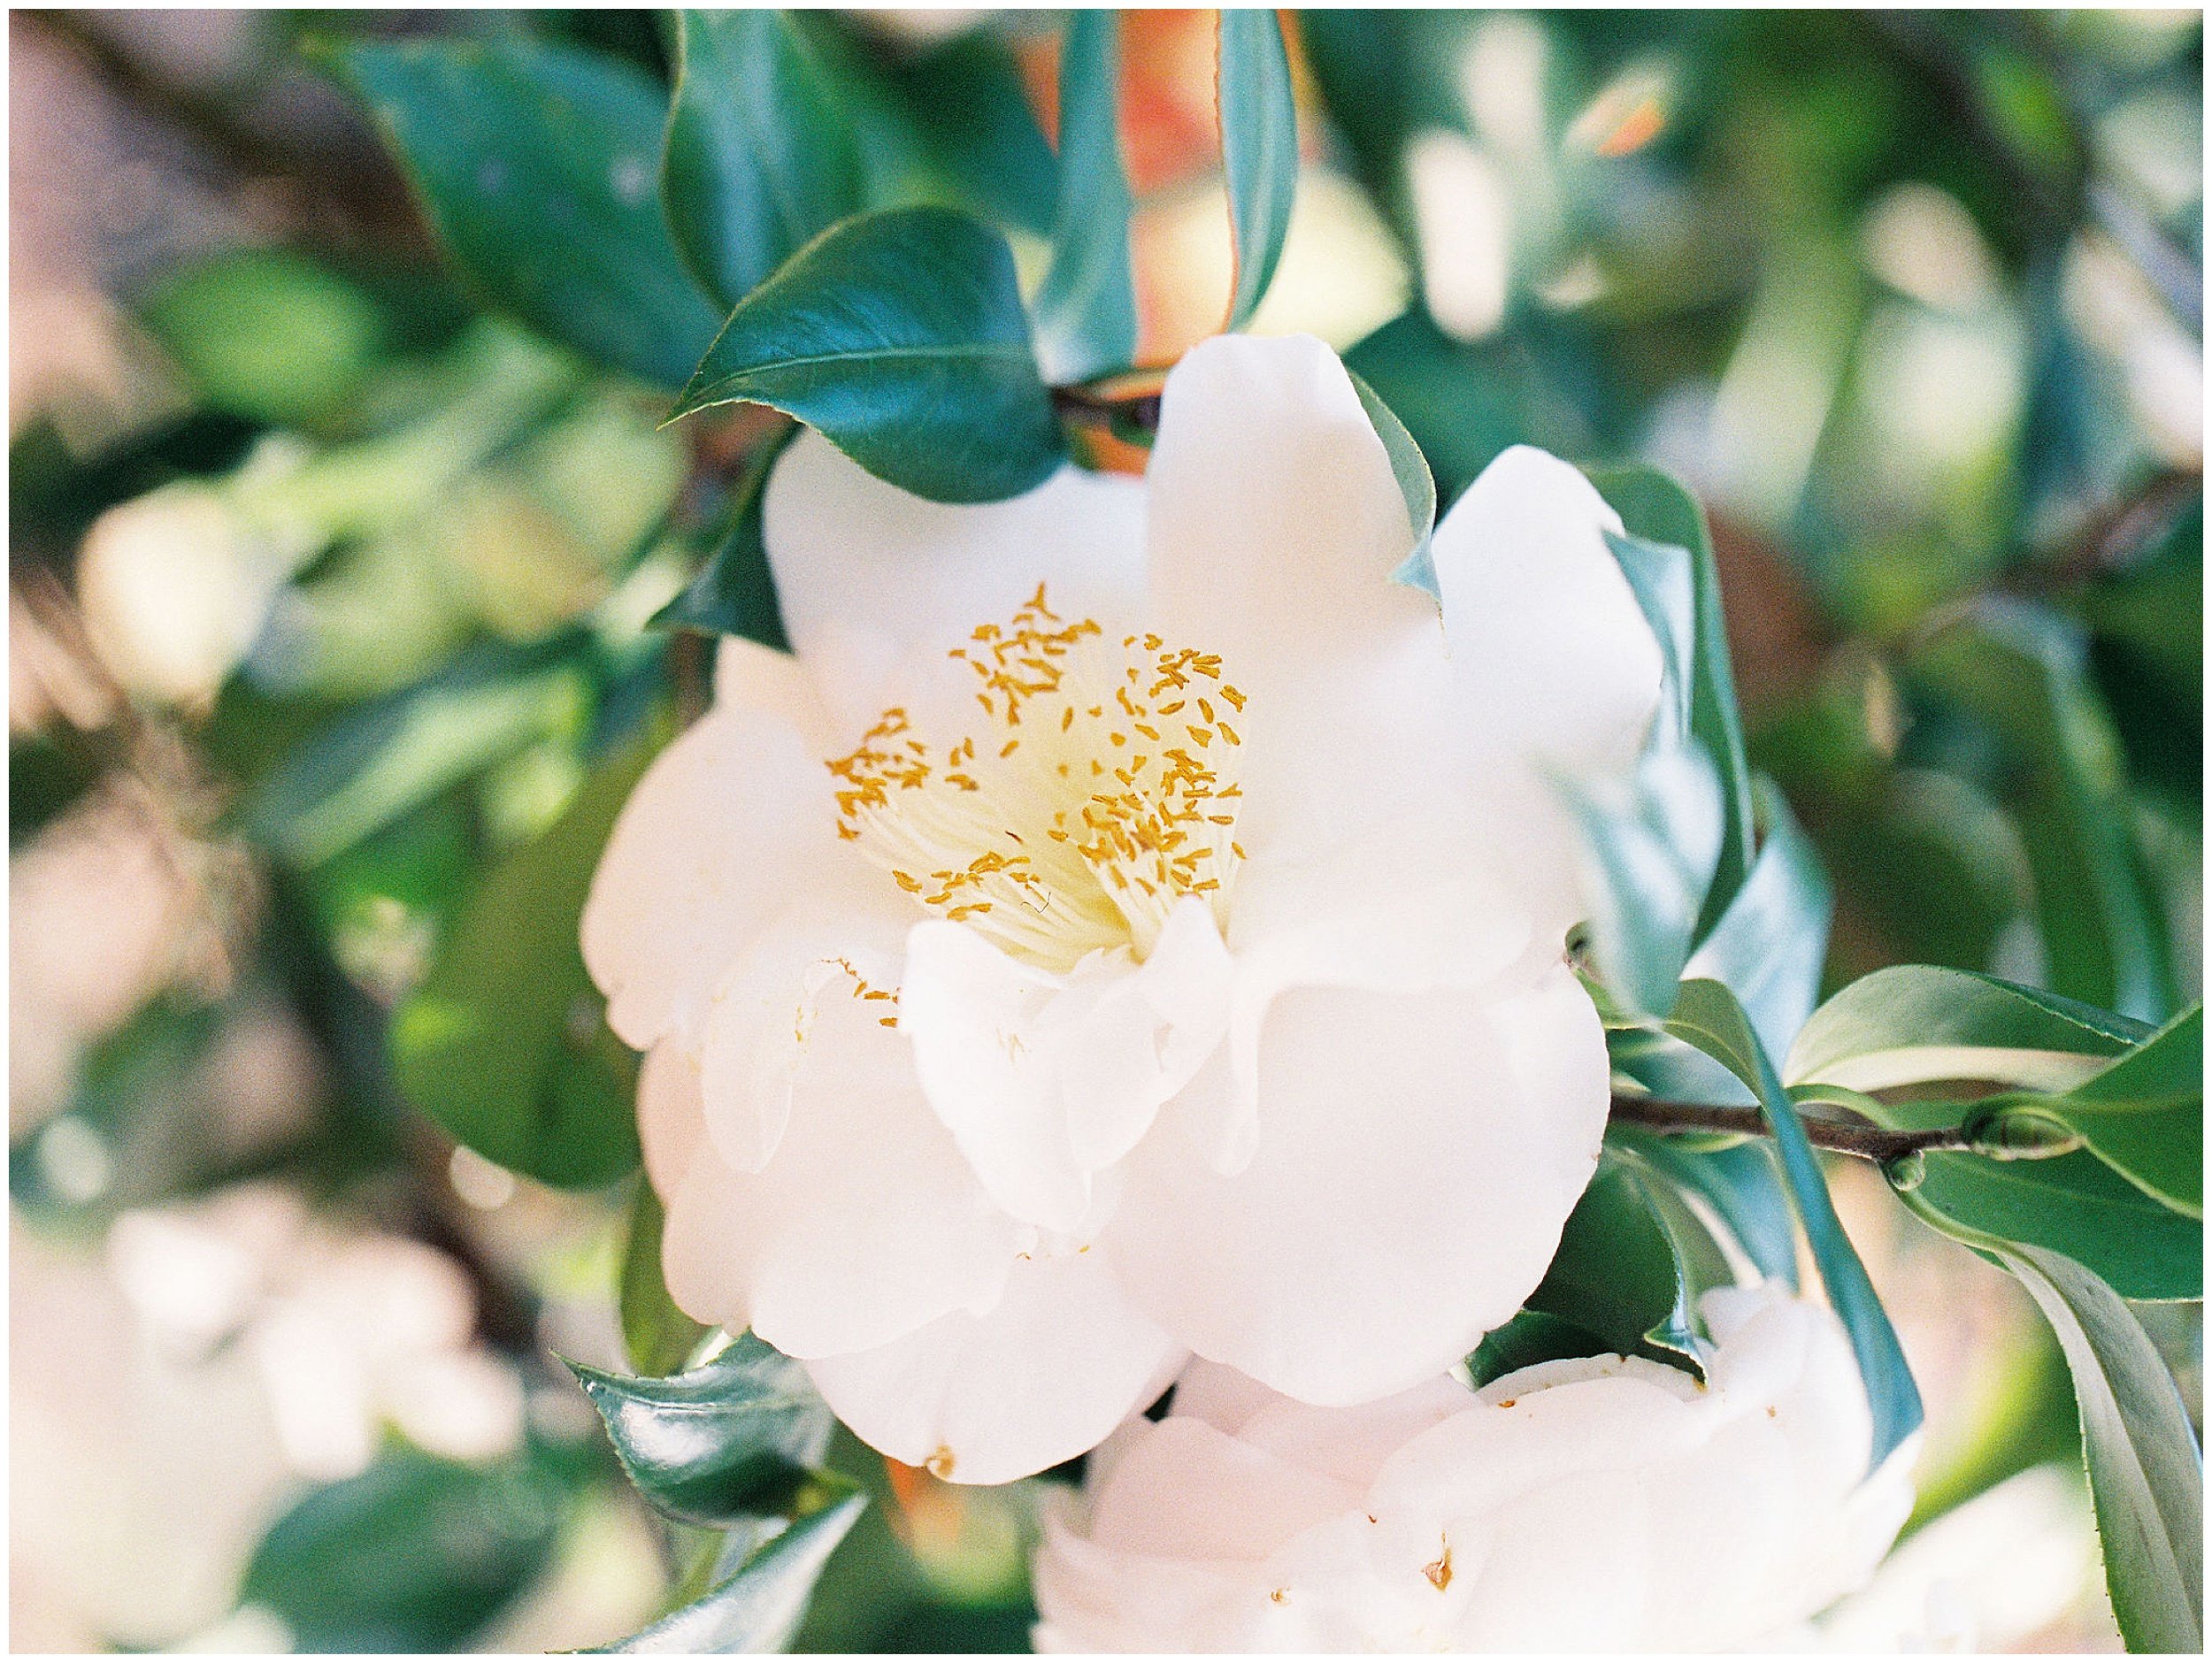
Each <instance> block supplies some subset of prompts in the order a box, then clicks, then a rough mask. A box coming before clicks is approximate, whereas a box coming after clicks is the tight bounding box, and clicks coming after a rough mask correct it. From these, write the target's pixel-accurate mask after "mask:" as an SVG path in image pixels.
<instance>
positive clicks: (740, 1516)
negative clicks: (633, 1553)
mask: <svg viewBox="0 0 2212 1663" xmlns="http://www.w3.org/2000/svg"><path fill="white" fill-rule="evenodd" d="M569 1368H571V1369H572V1370H573V1371H574V1373H575V1376H576V1378H577V1380H578V1382H579V1383H581V1384H582V1386H583V1388H584V1393H585V1395H586V1396H587V1397H588V1398H589V1399H591V1402H592V1406H593V1407H594V1408H595V1409H597V1410H598V1411H599V1414H600V1418H601V1419H602V1420H603V1421H605V1422H606V1423H607V1436H608V1437H609V1438H610V1439H611V1441H612V1442H613V1444H614V1452H615V1454H616V1455H617V1456H618V1457H619V1458H620V1460H621V1461H622V1468H623V1470H624V1471H625V1472H626V1473H628V1474H629V1475H630V1481H631V1482H632V1483H634V1484H635V1485H636V1486H637V1487H638V1493H639V1494H641V1495H642V1496H643V1497H644V1498H645V1499H646V1500H647V1501H649V1502H650V1503H651V1504H652V1505H653V1506H655V1507H657V1508H658V1509H659V1510H660V1511H661V1512H663V1513H664V1514H668V1516H669V1517H671V1518H672V1519H681V1520H682V1521H685V1522H686V1523H687V1524H697V1525H704V1526H706V1527H707V1528H708V1529H718V1530H721V1529H731V1528H732V1527H733V1526H735V1525H738V1524H741V1523H743V1522H744V1521H747V1520H749V1519H758V1518H763V1517H767V1516H772V1515H774V1514H782V1513H785V1512H787V1511H788V1510H789V1508H790V1507H791V1506H792V1503H793V1499H794V1498H795V1496H796V1495H797V1494H798V1491H799V1490H800V1487H801V1486H802V1485H803V1483H806V1482H807V1481H808V1480H807V1474H808V1469H809V1468H812V1467H815V1466H817V1465H818V1464H819V1462H820V1461H821V1460H822V1457H823V1455H824V1453H825V1452H826V1451H827V1450H828V1448H829V1436H830V1428H831V1424H832V1422H831V1417H830V1412H829V1408H828V1406H826V1404H824V1403H823V1401H822V1399H821V1398H820V1396H819V1395H818V1393H817V1392H816V1391H815V1390H814V1387H813V1384H812V1383H811V1382H810V1381H809V1380H808V1378H807V1373H806V1370H805V1368H803V1367H802V1366H801V1365H800V1364H798V1363H795V1362H794V1361H792V1360H791V1359H789V1358H788V1357H786V1356H784V1355H783V1354H782V1353H780V1352H779V1351H777V1350H775V1349H774V1347H772V1346H771V1345H767V1344H765V1343H764V1342H763V1341H761V1340H758V1339H756V1338H754V1337H753V1336H751V1335H750V1334H741V1335H740V1336H738V1337H737V1338H736V1339H734V1340H733V1341H731V1343H730V1345H728V1347H727V1348H726V1349H725V1350H724V1351H722V1352H721V1353H718V1355H716V1356H715V1357H714V1358H713V1359H712V1360H710V1361H708V1362H706V1363H704V1364H703V1365H701V1366H700V1367H699V1368H694V1369H692V1370H691V1371H690V1372H689V1373H688V1374H681V1375H677V1376H674V1377H672V1378H648V1377H643V1376H623V1375H611V1374H605V1373H603V1372H602V1371H601V1370H599V1369H596V1368H586V1367H585V1366H584V1365H583V1364H581V1363H571V1364H570V1365H569Z"/></svg>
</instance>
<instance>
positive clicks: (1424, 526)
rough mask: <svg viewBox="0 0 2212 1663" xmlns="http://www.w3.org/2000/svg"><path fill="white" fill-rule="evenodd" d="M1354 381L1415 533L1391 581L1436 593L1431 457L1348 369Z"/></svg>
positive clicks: (1371, 389) (1434, 517)
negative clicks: (1430, 546)
mask: <svg viewBox="0 0 2212 1663" xmlns="http://www.w3.org/2000/svg"><path fill="white" fill-rule="evenodd" d="M1345 373H1346V374H1347V375H1349V376H1351V378H1352V390H1353V391H1354V392H1355V393H1357V394H1358V395H1359V402H1360V408H1361V409H1362V410H1365V411H1366V412H1367V419H1368V420H1369V421H1370V422H1371V423H1373V424H1374V427H1375V437H1376V438H1378V439H1379V440H1381V441H1382V445H1383V452H1384V454H1385V455H1386V456H1388V457H1389V458H1390V472H1391V476H1392V478H1394V479H1396V480H1397V481H1398V494H1400V495H1401V496H1402V497H1403V498H1404V499H1405V504H1406V525H1407V527H1408V529H1409V530H1410V531H1411V532H1412V533H1413V548H1412V551H1411V552H1410V553H1409V554H1408V555H1407V556H1406V557H1405V561H1404V563H1402V564H1401V565H1400V566H1399V568H1398V569H1397V571H1394V572H1392V573H1391V574H1390V575H1391V578H1392V580H1393V581H1394V582H1398V583H1403V584H1409V585H1411V586H1413V587H1414V588H1417V589H1425V590H1426V591H1427V592H1428V593H1429V594H1436V593H1437V587H1436V561H1435V558H1434V557H1433V556H1432V554H1431V552H1430V548H1429V541H1430V539H1431V538H1432V537H1433V536H1434V535H1435V533H1436V479H1435V476H1434V475H1432V474H1431V473H1430V472H1429V462H1428V458H1427V457H1426V456H1423V455H1422V454H1421V447H1420V446H1418V445H1417V444H1415V443H1414V442H1413V435H1412V434H1411V433H1408V432H1407V431H1406V425H1405V424H1404V423H1403V422H1402V421H1400V420H1399V419H1398V418H1397V414H1396V412H1394V410H1392V409H1391V408H1390V406H1389V405H1387V404H1386V403H1384V402H1382V399H1381V398H1380V397H1379V395H1377V394H1376V392H1375V389H1374V388H1373V387H1370V386H1368V385H1367V383H1366V382H1364V381H1363V380H1362V379H1360V378H1359V377H1358V376H1357V375H1356V374H1354V373H1353V372H1352V371H1350V370H1347V371H1346V372H1345Z"/></svg>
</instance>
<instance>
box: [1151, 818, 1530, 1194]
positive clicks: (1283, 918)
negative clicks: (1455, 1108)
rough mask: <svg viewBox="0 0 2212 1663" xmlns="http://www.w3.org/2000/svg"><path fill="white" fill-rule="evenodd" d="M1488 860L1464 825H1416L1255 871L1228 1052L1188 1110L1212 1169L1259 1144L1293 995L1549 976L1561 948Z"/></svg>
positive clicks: (1246, 896)
mask: <svg viewBox="0 0 2212 1663" xmlns="http://www.w3.org/2000/svg"><path fill="white" fill-rule="evenodd" d="M1485 854H1486V852H1485V850H1484V848H1483V847H1482V845H1481V844H1479V843H1478V842H1475V841H1473V840H1471V839H1469V838H1467V837H1466V836H1465V835H1464V833H1463V831H1461V830H1460V829H1459V828H1457V827H1453V826H1445V825H1419V824H1400V825H1398V826H1395V827H1394V828H1392V829H1391V830H1390V831H1387V832H1382V833H1376V834H1372V835H1370V836H1368V837H1365V838H1362V839H1356V840H1355V841H1352V842H1348V843H1343V844H1340V845H1339V846H1338V847H1335V848H1334V849H1333V850H1331V851H1330V852H1329V854H1327V855H1326V857H1325V858H1320V859H1300V858H1296V857H1295V856H1293V855H1289V854H1285V853H1283V852H1281V851H1279V850H1275V849H1263V850H1261V851H1258V852H1257V853H1256V854H1254V855H1253V857H1252V858H1251V859H1250V860H1249V861H1248V862H1246V863H1245V865H1244V867H1243V869H1242V870H1240V873H1239V874H1238V879H1237V891H1236V906H1235V909H1234V912H1233V916H1232V918H1231V921H1230V938H1231V946H1232V947H1233V949H1234V951H1235V954H1236V980H1235V986H1234V993H1233V1000H1232V1002H1231V1007H1230V1015H1229V1045H1228V1048H1227V1050H1226V1052H1225V1055H1224V1057H1223V1058H1222V1059H1219V1060H1217V1064H1216V1066H1214V1067H1212V1068H1210V1069H1209V1070H1208V1072H1207V1074H1206V1075H1205V1076H1203V1077H1201V1078H1200V1079H1199V1080H1198V1081H1196V1083H1195V1084H1194V1085H1193V1086H1192V1088H1191V1089H1190V1090H1189V1091H1187V1092H1185V1093H1184V1099H1183V1100H1182V1102H1180V1103H1179V1105H1178V1109H1179V1114H1180V1116H1181V1121H1182V1124H1183V1126H1184V1128H1185V1130H1186V1131H1187V1134H1188V1135H1189V1136H1190V1137H1191V1138H1194V1140H1196V1142H1197V1143H1198V1145H1199V1146H1200V1148H1201V1149H1202V1152H1203V1153H1204V1158H1205V1160H1206V1162H1207V1164H1208V1165H1209V1166H1210V1167H1211V1168H1212V1169H1214V1170H1215V1171H1217V1172H1219V1173H1221V1174H1223V1175H1224V1176H1233V1175H1234V1174H1235V1173H1238V1172H1240V1171H1242V1170H1243V1169H1244V1168H1245V1167H1246V1166H1247V1165H1248V1164H1249V1163H1250V1161H1251V1159H1252V1156H1253V1154H1254V1153H1255V1152H1256V1150H1257V1148H1258V1146H1259V1135H1260V1123H1259V1115H1260V1098H1259V1089H1260V1088H1259V1056H1260V1035H1261V1032H1262V1031H1263V1025H1264V1023H1265V1022H1266V1019H1267V1015H1268V1011H1269V1010H1270V1008H1271V1007H1272V1005H1273V1003H1274V1001H1275V1000H1276V999H1277V998H1278V997H1279V995H1281V994H1282V993H1284V992H1286V991H1288V990H1289V989H1291V988H1294V987H1353V988H1364V989H1366V990H1368V991H1370V992H1387V993H1425V992H1432V991H1433V990H1435V989H1438V988H1457V989H1460V990H1463V991H1471V990H1474V989H1478V988H1483V987H1486V986H1489V985H1493V984H1494V983H1495V982H1497V981H1498V979H1499V977H1500V976H1501V973H1502V972H1503V971H1505V970H1506V969H1508V967H1509V966H1516V965H1517V966H1518V967H1519V968H1520V969H1523V970H1524V971H1525V972H1526V973H1527V974H1528V975H1535V974H1540V973H1541V971H1542V970H1543V969H1544V968H1545V962H1546V961H1547V960H1548V959H1550V958H1551V957H1554V956H1555V954H1556V950H1557V944H1556V943H1555V942H1551V941H1548V940H1539V939H1536V937H1535V936H1534V934H1533V933H1532V930H1531V927H1530V920H1529V919H1528V917H1527V916H1525V910H1524V908H1523V906H1522V903H1521V900H1520V898H1519V897H1518V896H1517V895H1516V894H1514V893H1512V892H1511V891H1510V890H1509V889H1508V888H1507V887H1506V886H1505V885H1504V884H1503V883H1502V882H1501V881H1499V880H1498V879H1495V878H1494V877H1488V876H1486V873H1485V870H1484V864H1483V862H1484V860H1485Z"/></svg>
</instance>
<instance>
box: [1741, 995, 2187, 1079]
mask: <svg viewBox="0 0 2212 1663" xmlns="http://www.w3.org/2000/svg"><path fill="white" fill-rule="evenodd" d="M2149 1037H2150V1030H2149V1029H2148V1028H2147V1027H2146V1026H2145V1025H2144V1024H2142V1023H2139V1022H2134V1021H2131V1020H2130V1019H2129V1018H2127V1017H2125V1016H2117V1015H2113V1014H2112V1013H2111V1012H2110V1011H2105V1010H2099V1009H2097V1008H2095V1007H2094V1006H2091V1005H2085V1004H2082V1003H2080V1002H2078V1000H2070V999H2063V998H2061V997H2060V996H2059V995H2057V994H2055V993H2046V992H2039V991H2038V990H2037V989H2034V988H2032V987H2021V986H2018V985H2016V984H2014V983H2011V982H2001V981H1999V980H1998V979H1997V978H1996V977H1993V976H1982V975H1978V974H1977V973H1975V972H1974V971H1972V970H1955V969H1945V968H1943V967H1941V966H1938V965H1932V964H1899V965H1893V966H1891V967H1890V968H1889V969H1881V970H1877V971H1875V972H1874V973H1873V974H1872V975H1871V976H1864V977H1860V978H1859V979H1858V980H1857V981H1855V982H1854V983H1852V984H1851V985H1849V986H1848V987H1847V988H1845V989H1843V991H1842V992H1839V993H1838V994H1836V996H1835V997H1834V998H1832V999H1831V1000H1829V1001H1828V1002H1827V1003H1826V1004H1824V1005H1823V1006H1822V1007H1821V1008H1819V1009H1818V1010H1816V1011H1815V1012H1814V1013H1813V1015H1812V1019H1811V1020H1810V1021H1809V1022H1808V1023H1806V1024H1805V1027H1804V1031H1802V1032H1801V1033H1800V1034H1799V1035H1798V1037H1797V1042H1796V1044H1795V1045H1793V1046H1791V1048H1790V1054H1789V1059H1788V1061H1787V1062H1786V1063H1785V1065H1784V1067H1783V1077H1784V1078H1786V1079H1787V1080H1788V1081H1789V1082H1790V1083H1791V1084H1798V1083H1801V1082H1803V1081H1810V1080H1817V1081H1823V1082H1824V1083H1826V1084H1830V1085H1845V1086H1849V1087H1851V1088H1852V1089H1853V1090H1855V1091H1861V1092H1879V1091H1885V1090H1887V1089H1888V1088H1890V1087H1892V1086H1898V1085H1917V1084H1927V1083H1929V1082H1931V1081H1937V1080H1990V1081H1994V1082H1997V1083H1999V1084H2006V1085H2017V1086H2024V1087H2027V1088H2029V1089H2031V1090H2034V1091H2039V1092H2063V1091H2067V1090H2069V1089H2070V1088H2072V1087H2074V1086H2076V1085H2078V1084H2081V1083H2082V1082H2083V1081H2084V1080H2085V1079H2087V1078H2089V1077H2090V1076H2092V1075H2093V1074H2095V1073H2096V1072H2097V1071H2098V1069H2100V1068H2101V1067H2102V1066H2103V1065H2104V1063H2105V1062H2106V1061H2108V1060H2109V1059H2111V1058H2113V1057H2116V1056H2117V1055H2119V1054H2121V1053H2122V1052H2124V1051H2125V1050H2127V1049H2128V1048H2129V1047H2130V1046H2132V1045H2135V1044H2137V1043H2139V1042H2140V1041H2141V1040H2143V1039H2146V1038H2149Z"/></svg>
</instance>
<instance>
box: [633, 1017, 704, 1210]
mask: <svg viewBox="0 0 2212 1663" xmlns="http://www.w3.org/2000/svg"><path fill="white" fill-rule="evenodd" d="M637 1135H638V1142H639V1143H640V1144H641V1146H643V1147H644V1151H645V1176H647V1177H648V1178H649V1180H651V1182H652V1185H653V1187H654V1188H655V1189H656V1190H657V1191H659V1192H661V1193H662V1194H663V1195H673V1194H674V1193H675V1192H676V1191H677V1190H678V1189H679V1188H680V1187H681V1185H682V1184H683V1181H684V1180H685V1178H687V1177H688V1176H690V1174H691V1166H692V1162H693V1161H695V1159H696V1158H697V1156H698V1153H699V1149H700V1146H702V1145H703V1144H704V1143H705V1142H706V1136H707V1118H706V1103H705V1100H704V1099H703V1097H702V1096H701V1095H700V1090H699V1059H698V1057H697V1056H696V1055H695V1054H693V1053H692V1051H691V1050H690V1049H689V1047H687V1046H686V1045H685V1044H684V1043H683V1041H682V1040H681V1039H680V1038H674V1037H671V1038H666V1039H664V1040H662V1041H661V1042H660V1043H659V1044H658V1045H657V1046H654V1047H653V1048H652V1049H651V1050H650V1051H649V1052H647V1053H646V1054H645V1061H644V1062H643V1063H642V1064H641V1065H640V1066H639V1069H638V1076H637Z"/></svg>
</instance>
